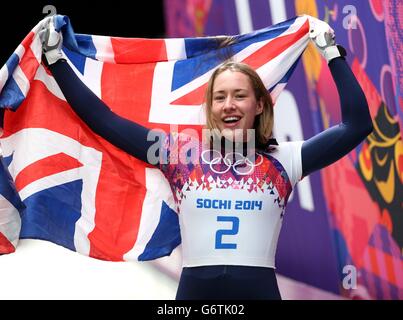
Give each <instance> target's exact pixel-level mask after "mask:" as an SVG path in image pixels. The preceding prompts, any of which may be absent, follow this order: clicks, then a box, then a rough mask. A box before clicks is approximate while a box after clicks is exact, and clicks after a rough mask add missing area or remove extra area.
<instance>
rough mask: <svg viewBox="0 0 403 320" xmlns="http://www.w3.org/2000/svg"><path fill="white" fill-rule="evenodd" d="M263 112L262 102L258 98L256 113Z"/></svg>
mask: <svg viewBox="0 0 403 320" xmlns="http://www.w3.org/2000/svg"><path fill="white" fill-rule="evenodd" d="M262 112H263V102H262V100H259V101H258V102H257V105H256V115H259V114H261V113H262Z"/></svg>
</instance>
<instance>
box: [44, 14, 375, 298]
mask: <svg viewBox="0 0 403 320" xmlns="http://www.w3.org/2000/svg"><path fill="white" fill-rule="evenodd" d="M310 34H311V38H312V39H313V41H314V43H315V45H316V46H317V48H318V49H319V50H320V53H321V54H322V55H323V56H324V57H325V58H326V60H327V61H328V64H329V68H330V71H331V73H332V76H333V79H334V81H335V83H336V86H337V89H338V92H339V96H340V104H341V111H342V122H341V123H340V124H339V125H337V126H335V127H332V128H329V129H327V130H325V131H323V132H322V133H320V134H318V135H316V136H314V137H312V138H310V139H308V140H306V141H303V142H302V141H301V142H286V143H280V144H277V142H275V140H274V139H272V127H273V103H272V101H271V99H270V96H269V95H268V93H267V90H266V88H265V87H264V85H263V83H262V80H261V79H260V78H259V76H258V75H257V74H256V72H255V71H254V70H253V69H251V68H250V67H248V66H247V65H244V64H240V63H234V62H228V63H225V64H223V65H222V66H220V67H219V68H217V69H216V70H215V72H214V73H213V75H212V77H211V79H210V81H209V84H208V89H207V94H206V119H207V123H206V128H207V129H210V130H213V131H212V132H214V134H212V135H211V136H210V138H211V137H212V139H208V140H206V139H204V140H203V141H197V144H196V147H195V149H196V151H197V153H196V156H195V157H193V160H192V161H190V163H189V161H179V162H178V163H174V162H173V161H172V159H173V158H172V157H169V155H170V154H171V153H173V152H174V151H175V152H176V151H177V150H180V149H181V148H182V147H184V145H185V144H186V142H188V141H187V138H186V137H182V138H176V139H174V138H172V137H171V136H169V137H167V138H166V139H165V140H164V142H163V143H160V145H159V146H160V147H161V148H159V157H158V158H157V159H159V160H157V161H154V160H150V158H149V157H148V150H149V148H151V147H154V148H155V142H154V141H149V140H148V139H147V137H148V135H149V133H150V130H149V129H147V128H144V127H142V126H140V125H138V124H136V123H133V122H131V121H129V120H127V119H124V118H122V117H120V116H118V115H116V114H114V113H113V112H112V111H111V110H110V109H109V108H108V106H106V105H105V104H104V103H103V102H102V101H101V100H100V99H98V98H97V97H96V96H95V95H94V94H93V93H92V92H91V91H90V90H89V89H88V88H87V87H86V86H85V85H84V84H83V83H82V82H81V81H80V80H79V79H78V77H77V76H76V75H75V73H74V72H73V71H72V69H71V68H70V67H69V65H68V64H67V62H66V61H65V60H64V59H63V54H62V52H61V49H60V48H61V43H62V39H61V35H60V34H59V33H57V32H56V31H55V30H54V27H53V23H52V20H50V22H49V24H48V26H47V27H46V28H45V30H44V32H43V34H42V38H43V43H44V54H45V56H46V60H47V62H48V65H49V69H50V70H51V72H52V74H53V76H54V77H55V79H56V81H57V83H58V84H59V86H60V88H61V90H62V91H63V94H64V96H65V97H66V99H67V101H68V102H69V104H70V105H71V106H72V108H73V109H74V111H75V112H76V113H77V114H78V115H79V116H80V117H81V118H82V119H83V121H85V122H86V123H87V125H88V126H89V127H90V128H91V129H92V130H93V131H94V132H95V133H97V134H99V135H100V136H102V137H104V138H105V139H106V140H108V141H109V142H111V143H112V144H114V145H115V146H117V147H118V148H121V149H122V150H124V151H126V152H127V153H129V154H130V155H132V156H134V157H136V158H138V159H141V160H143V161H145V162H148V163H151V164H153V165H156V166H158V167H159V168H160V169H161V170H162V172H163V173H164V174H165V176H166V177H167V179H168V181H169V183H170V185H171V189H172V191H173V194H174V197H175V200H176V204H177V209H178V211H179V212H180V215H179V216H180V225H181V237H182V248H183V271H182V274H181V279H180V283H179V287H178V292H177V296H176V298H177V299H281V296H280V293H279V290H278V286H277V281H276V277H275V273H274V268H275V263H274V257H275V251H276V246H277V239H278V236H279V232H280V227H281V223H282V218H283V213H284V209H285V206H286V204H287V199H288V196H289V195H290V193H291V191H292V189H293V188H294V186H295V185H296V183H297V182H298V181H299V180H301V179H302V177H304V176H306V175H308V174H310V173H312V172H314V171H315V170H319V169H321V168H323V167H325V166H327V165H329V164H331V163H333V162H335V161H336V160H338V159H340V158H341V157H343V156H344V155H346V154H347V153H348V152H349V151H351V150H352V149H353V148H354V147H355V146H357V145H358V144H359V143H360V142H361V141H362V140H363V139H364V138H365V137H366V136H367V135H368V134H369V133H370V132H371V131H372V121H371V117H370V114H369V110H368V105H367V102H366V99H365V96H364V94H363V92H362V90H361V88H360V86H359V84H358V82H357V81H356V79H355V77H354V75H353V73H352V72H351V70H350V68H349V67H348V65H347V63H346V61H345V59H344V57H343V53H344V52H343V50H342V48H341V47H339V46H336V45H335V41H334V33H333V30H331V28H330V27H329V26H328V25H327V24H326V23H324V22H322V21H319V20H313V21H312V22H311V33H310ZM251 130H252V133H255V136H254V137H253V135H252V138H251V137H250V135H248V132H250V131H251ZM210 132H211V131H210ZM217 135H218V136H220V139H219V140H218V141H219V143H218V144H216V143H215V142H217V139H214V137H216V136H217ZM221 138H222V139H221ZM228 141H230V143H228ZM232 141H237V143H236V145H235V148H237V149H236V150H235V151H233V147H234V146H233V145H232ZM228 145H230V149H231V150H227V149H226V146H228ZM231 147H232V148H231ZM186 154H187V153H186ZM179 158H180V157H179ZM180 159H181V158H180ZM206 186H208V187H206Z"/></svg>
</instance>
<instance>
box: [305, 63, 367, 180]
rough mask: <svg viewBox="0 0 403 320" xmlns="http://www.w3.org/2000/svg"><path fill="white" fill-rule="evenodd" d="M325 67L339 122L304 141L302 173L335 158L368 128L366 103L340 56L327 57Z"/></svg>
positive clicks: (355, 143)
mask: <svg viewBox="0 0 403 320" xmlns="http://www.w3.org/2000/svg"><path fill="white" fill-rule="evenodd" d="M329 68H330V71H331V73H332V76H333V80H334V82H335V84H336V87H337V91H338V93H339V98H340V106H341V118H342V119H341V123H339V124H338V125H336V126H334V127H331V128H329V129H326V130H324V131H323V132H321V133H319V134H317V135H315V136H313V137H312V138H310V139H308V140H306V141H304V143H303V144H302V150H301V153H302V174H303V176H306V175H308V174H310V173H312V172H314V171H316V170H319V169H322V168H324V167H326V166H328V165H330V164H332V163H333V162H335V161H337V160H339V159H340V158H342V157H343V156H345V155H346V154H347V153H349V152H350V151H351V150H352V149H354V148H355V147H356V146H357V145H358V144H359V143H360V142H361V141H363V140H364V139H365V137H366V136H368V135H369V134H370V133H371V132H372V130H373V126H372V119H371V115H370V113H369V109H368V103H367V100H366V98H365V95H364V92H363V91H362V89H361V87H360V85H359V84H358V81H357V80H356V78H355V76H354V74H353V72H352V71H351V69H350V67H349V66H348V64H347V62H346V61H345V60H344V58H341V57H340V58H335V59H333V60H331V61H330V63H329Z"/></svg>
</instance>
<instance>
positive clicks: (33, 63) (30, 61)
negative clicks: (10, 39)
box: [19, 47, 39, 81]
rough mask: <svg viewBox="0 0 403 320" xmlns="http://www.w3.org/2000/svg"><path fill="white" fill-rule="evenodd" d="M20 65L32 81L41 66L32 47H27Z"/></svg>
mask: <svg viewBox="0 0 403 320" xmlns="http://www.w3.org/2000/svg"><path fill="white" fill-rule="evenodd" d="M19 65H20V68H21V70H22V71H23V72H24V74H25V76H26V77H27V79H28V81H31V80H32V79H33V78H34V76H35V74H36V71H37V70H38V67H39V63H38V60H36V57H35V55H34V53H33V52H32V50H31V48H29V47H28V48H27V49H26V51H25V54H24V55H23V57H22V59H21V61H20V64H19Z"/></svg>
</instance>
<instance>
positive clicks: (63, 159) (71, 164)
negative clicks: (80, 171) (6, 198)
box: [15, 153, 82, 191]
mask: <svg viewBox="0 0 403 320" xmlns="http://www.w3.org/2000/svg"><path fill="white" fill-rule="evenodd" d="M55 164H56V165H55ZM79 167H82V163H80V162H79V161H78V160H77V159H74V158H72V157H70V156H68V155H67V154H65V153H58V154H56V155H53V156H50V157H47V158H44V159H42V160H39V161H37V162H35V163H32V164H31V165H29V166H27V167H26V168H25V169H24V170H23V171H21V172H20V173H19V174H18V175H17V177H16V179H15V186H16V188H17V190H18V191H20V190H22V189H23V188H24V187H25V186H27V185H28V184H30V183H31V182H33V181H36V180H38V179H41V178H43V177H47V176H50V175H52V174H55V173H59V172H63V171H67V170H71V169H75V168H79Z"/></svg>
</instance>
